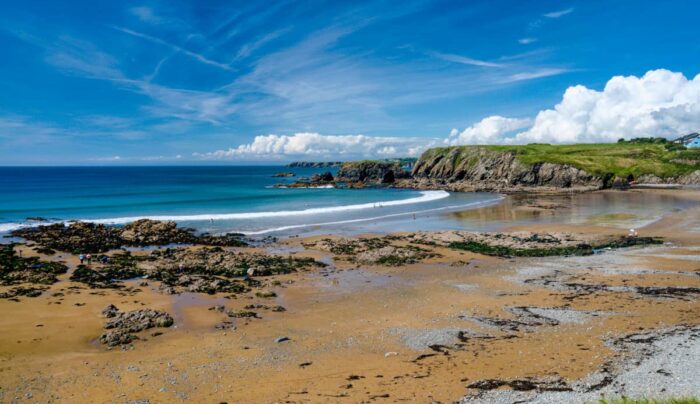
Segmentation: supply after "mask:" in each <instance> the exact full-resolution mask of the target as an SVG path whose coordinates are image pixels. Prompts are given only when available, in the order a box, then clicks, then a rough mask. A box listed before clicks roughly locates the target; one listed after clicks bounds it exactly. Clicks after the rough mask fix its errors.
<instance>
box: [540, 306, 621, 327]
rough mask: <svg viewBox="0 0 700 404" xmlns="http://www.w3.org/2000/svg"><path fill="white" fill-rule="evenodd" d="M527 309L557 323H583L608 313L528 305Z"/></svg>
mask: <svg viewBox="0 0 700 404" xmlns="http://www.w3.org/2000/svg"><path fill="white" fill-rule="evenodd" d="M528 310H529V311H530V312H531V313H534V314H536V315H538V316H542V317H547V318H551V319H553V320H556V321H558V322H559V324H584V323H586V322H587V321H589V320H591V319H592V318H595V317H600V316H604V315H608V314H609V313H605V312H596V311H581V310H571V309H564V308H546V307H528Z"/></svg>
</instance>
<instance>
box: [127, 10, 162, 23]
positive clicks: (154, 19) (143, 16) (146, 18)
mask: <svg viewBox="0 0 700 404" xmlns="http://www.w3.org/2000/svg"><path fill="white" fill-rule="evenodd" d="M129 12H130V13H131V14H132V15H134V16H136V17H137V18H138V19H139V20H141V21H143V22H148V23H151V24H160V23H161V22H162V21H163V19H162V18H161V17H160V16H158V15H157V14H156V13H155V12H154V11H153V9H152V8H150V7H146V6H138V7H132V8H130V9H129Z"/></svg>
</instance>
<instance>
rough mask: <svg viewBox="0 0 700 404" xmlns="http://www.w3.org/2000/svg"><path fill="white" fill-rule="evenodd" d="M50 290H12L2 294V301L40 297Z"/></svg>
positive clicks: (28, 288)
mask: <svg viewBox="0 0 700 404" xmlns="http://www.w3.org/2000/svg"><path fill="white" fill-rule="evenodd" d="M47 289H48V288H46V287H39V288H37V287H22V286H18V287H16V288H12V289H10V290H8V291H7V292H3V293H0V299H16V298H17V297H18V296H26V297H39V296H41V294H42V293H44V292H45V291H46V290H47Z"/></svg>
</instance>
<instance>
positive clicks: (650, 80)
mask: <svg viewBox="0 0 700 404" xmlns="http://www.w3.org/2000/svg"><path fill="white" fill-rule="evenodd" d="M528 123H531V126H529V124H528ZM518 125H524V126H522V127H520V128H518V127H517V126H518ZM528 126H529V127H528ZM525 128H527V129H526V130H524V131H521V132H519V133H514V134H513V131H514V130H518V129H525ZM698 129H700V75H697V76H695V78H693V79H688V78H686V77H685V76H684V75H683V74H682V73H674V72H671V71H668V70H664V69H659V70H651V71H649V72H647V73H646V74H645V75H644V76H642V77H636V76H615V77H613V78H612V79H610V80H609V81H608V82H607V84H606V85H605V87H604V88H603V90H602V91H597V90H593V89H589V88H587V87H585V86H582V85H576V86H572V87H569V88H568V89H567V90H566V91H565V92H564V95H563V97H562V100H561V101H560V102H559V103H558V104H557V105H555V106H554V108H552V109H547V110H543V111H540V112H539V113H538V114H537V116H536V117H535V118H534V119H514V118H506V117H502V116H491V117H488V118H485V119H483V120H482V121H481V122H479V123H477V124H475V125H473V126H471V127H469V128H467V129H465V130H463V131H462V132H458V131H456V130H453V131H452V133H451V135H450V137H449V138H448V139H447V140H446V142H448V143H451V144H473V143H486V142H488V143H532V142H541V143H575V142H611V141H616V140H617V139H619V138H633V137H644V136H662V137H669V138H673V137H676V136H679V135H682V134H686V133H689V132H693V131H698Z"/></svg>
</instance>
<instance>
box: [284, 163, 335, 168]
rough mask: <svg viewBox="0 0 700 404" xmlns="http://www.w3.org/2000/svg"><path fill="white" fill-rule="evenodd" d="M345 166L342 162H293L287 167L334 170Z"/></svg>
mask: <svg viewBox="0 0 700 404" xmlns="http://www.w3.org/2000/svg"><path fill="white" fill-rule="evenodd" d="M341 164H343V163H342V162H340V161H293V162H291V163H289V164H287V165H286V167H299V168H332V167H340V165H341Z"/></svg>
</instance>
